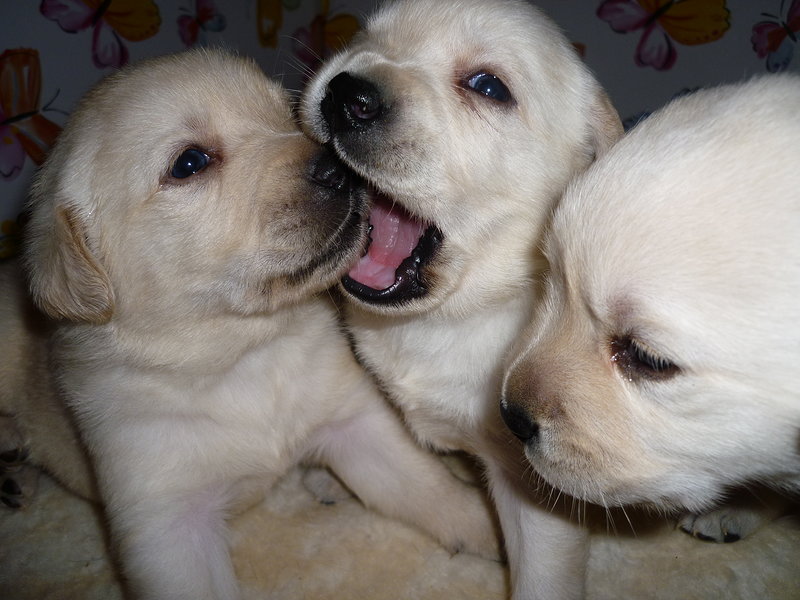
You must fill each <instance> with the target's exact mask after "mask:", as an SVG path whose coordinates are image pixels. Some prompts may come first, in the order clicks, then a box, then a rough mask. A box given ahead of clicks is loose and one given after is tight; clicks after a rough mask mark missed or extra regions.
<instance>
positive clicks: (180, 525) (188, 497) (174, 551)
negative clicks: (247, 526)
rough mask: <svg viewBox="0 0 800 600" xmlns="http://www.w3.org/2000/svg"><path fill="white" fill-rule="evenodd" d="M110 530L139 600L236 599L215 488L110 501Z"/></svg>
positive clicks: (158, 491) (222, 503)
mask: <svg viewBox="0 0 800 600" xmlns="http://www.w3.org/2000/svg"><path fill="white" fill-rule="evenodd" d="M108 505H109V506H108V508H109V516H110V525H111V535H112V540H114V542H115V543H116V546H117V549H118V551H119V558H120V560H121V563H122V566H123V570H124V574H125V576H126V579H127V581H128V584H129V587H130V591H131V592H132V594H133V597H134V598H136V599H137V600H236V599H237V598H238V597H239V589H238V583H237V580H236V576H235V574H234V570H233V565H232V563H231V559H230V555H229V547H228V529H227V526H226V523H225V517H226V516H227V515H226V511H225V507H226V505H227V499H226V498H224V497H222V496H221V495H220V494H219V493H218V492H215V491H211V490H209V489H206V490H199V489H197V490H184V491H181V492H172V493H166V492H165V490H163V489H156V490H153V497H152V498H139V499H138V500H136V501H133V502H126V501H125V498H124V497H121V496H120V495H118V494H116V495H114V496H111V499H110V501H109V502H108Z"/></svg>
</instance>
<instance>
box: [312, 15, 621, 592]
mask: <svg viewBox="0 0 800 600" xmlns="http://www.w3.org/2000/svg"><path fill="white" fill-rule="evenodd" d="M495 77H496V78H499V80H500V81H502V82H503V84H504V85H505V86H506V88H507V90H508V92H509V94H508V95H505V94H503V93H500V94H499V95H498V94H496V93H495V92H497V91H500V92H502V85H503V84H498V81H497V79H495ZM481 78H482V79H481ZM478 82H481V85H478ZM483 84H485V85H483ZM476 87H479V88H480V89H479V90H477V89H475V88H476ZM507 96H508V97H507ZM301 114H302V116H303V119H304V123H305V125H306V127H307V129H308V131H309V132H310V134H311V135H312V136H314V137H316V138H317V139H318V140H320V141H321V142H325V143H327V144H329V145H330V147H332V148H333V149H334V150H335V151H336V153H337V154H338V155H339V156H340V157H341V158H342V160H343V161H344V162H346V163H347V164H348V165H349V166H350V167H351V168H352V169H354V170H355V171H356V172H358V173H359V174H360V175H362V176H363V177H365V178H366V179H367V180H368V181H369V182H370V184H372V186H373V187H374V190H375V202H376V206H378V207H382V208H381V212H380V213H377V212H376V211H375V210H374V211H373V213H372V222H373V225H374V227H375V229H374V230H373V232H372V238H373V241H372V245H371V247H370V251H369V252H368V254H367V256H366V257H364V258H362V260H361V261H360V262H359V266H358V267H357V268H358V269H361V268H364V270H365V271H366V270H370V269H373V268H374V269H376V270H382V269H381V264H380V260H381V256H379V254H380V253H381V252H384V251H385V253H386V254H396V252H394V251H393V250H395V249H396V248H397V247H399V246H400V245H403V244H405V245H408V246H411V245H413V244H414V243H416V241H417V240H416V238H415V237H414V235H411V234H413V233H414V231H416V233H417V234H419V233H421V232H422V231H425V234H424V235H423V237H422V239H421V240H420V242H419V245H418V246H417V248H416V250H415V251H414V255H413V256H411V257H410V258H408V259H406V260H404V261H403V262H402V263H401V264H400V266H399V267H398V268H397V270H396V271H394V267H393V265H392V264H391V261H387V262H389V263H390V264H389V265H388V267H387V268H388V269H391V270H390V272H389V274H388V275H389V280H390V281H388V283H387V286H386V287H385V288H384V289H378V288H374V287H373V286H367V287H368V288H372V289H367V290H366V291H365V288H364V286H363V285H362V282H361V281H358V280H357V279H358V278H361V276H360V275H357V274H356V271H355V270H352V271H351V272H350V274H349V275H348V277H346V278H345V280H344V284H343V289H344V290H345V295H346V297H347V299H348V306H347V312H346V321H347V325H348V328H349V331H350V332H351V333H352V335H353V337H354V339H355V343H356V347H357V352H358V355H359V357H360V359H361V360H362V361H363V363H364V364H366V365H367V366H368V368H369V369H370V370H371V371H372V372H373V373H374V374H375V375H376V376H377V378H378V380H379V381H380V382H381V384H382V385H383V387H384V388H385V389H386V390H387V392H388V394H389V395H390V397H391V398H392V399H393V400H394V402H395V403H396V405H397V406H398V407H399V408H400V409H401V410H402V412H403V414H404V416H405V418H406V420H407V422H408V423H409V425H410V427H411V428H412V430H413V431H414V433H415V434H416V436H417V437H418V439H420V440H421V441H422V442H423V443H425V444H428V445H430V446H433V447H436V448H440V449H454V448H457V449H463V450H467V451H469V452H474V453H476V454H478V455H479V456H480V457H481V458H482V459H483V460H484V462H485V463H486V466H487V472H488V476H489V479H490V483H491V487H492V489H493V494H494V498H495V500H496V504H497V509H498V513H499V516H500V520H501V523H502V527H503V533H504V535H505V539H506V549H507V553H508V556H509V561H510V566H511V573H512V586H513V588H514V596H515V598H547V599H553V598H565V597H572V598H574V597H579V596H580V595H581V594H582V590H583V571H584V562H585V533H584V532H583V531H582V529H581V528H580V527H578V526H577V525H575V524H573V523H572V522H570V520H569V519H568V518H565V517H564V516H562V515H561V514H560V513H559V511H558V510H551V507H545V506H543V505H542V504H541V498H540V497H539V496H538V495H537V494H536V493H535V492H534V490H532V489H529V487H528V486H527V485H526V484H527V477H526V476H525V475H524V473H523V471H524V470H525V466H524V457H523V453H522V450H521V447H520V446H519V444H517V443H514V442H513V441H512V440H509V439H508V438H509V435H508V433H507V432H506V431H504V428H503V427H502V423H498V420H499V411H498V400H499V391H500V381H501V376H502V366H503V364H504V357H505V354H506V352H507V350H508V347H509V345H510V343H511V341H512V340H513V338H514V337H515V336H516V335H517V334H518V332H519V330H520V329H521V328H522V327H523V325H524V323H525V322H526V321H527V320H528V319H529V318H530V310H531V307H532V305H533V304H534V302H535V294H534V286H533V280H534V276H535V274H536V272H537V269H538V266H539V263H538V261H537V253H536V247H537V244H538V242H539V236H540V234H541V232H542V228H543V225H544V222H545V220H546V218H547V216H548V214H549V213H550V211H551V209H552V207H553V204H554V202H555V200H556V199H557V197H558V196H559V194H560V193H561V192H562V191H563V189H564V187H565V186H566V183H567V181H568V180H569V178H570V177H571V176H572V175H573V174H575V173H577V172H579V171H581V170H583V169H584V168H585V167H586V166H587V165H588V164H589V163H590V162H591V161H592V159H593V158H594V156H595V155H597V154H599V153H602V152H603V151H604V150H605V149H606V148H607V147H608V146H610V145H611V144H612V143H613V142H614V141H615V140H616V139H617V137H618V136H619V135H620V133H621V127H620V123H619V119H618V117H617V115H616V113H615V111H614V110H613V108H611V106H610V105H609V102H608V100H607V98H606V96H605V94H604V93H603V91H602V90H601V89H600V87H599V85H598V84H597V82H596V81H595V79H594V78H593V77H592V75H591V74H590V73H589V71H588V70H587V69H586V68H585V66H584V65H583V64H582V62H581V60H580V58H579V57H578V55H577V53H576V52H575V51H574V49H573V48H572V47H571V46H570V44H569V42H568V41H567V40H566V39H565V38H564V37H563V36H562V34H561V33H560V32H559V31H558V29H557V28H556V27H555V25H554V24H553V23H552V22H551V21H550V20H548V19H547V18H546V17H545V16H544V15H542V14H541V13H540V12H539V11H538V10H536V9H535V8H533V7H531V6H530V5H529V4H527V3H524V2H516V1H508V0H489V1H487V0H461V1H447V2H443V1H441V0H436V1H434V0H409V1H404V2H403V1H401V2H396V3H391V4H387V5H385V6H384V7H383V8H382V9H381V10H379V11H378V12H377V13H376V14H375V15H374V16H373V17H372V18H371V19H370V20H369V22H368V23H367V26H366V29H365V31H364V32H363V33H362V34H360V35H359V37H358V38H357V39H356V40H354V43H353V44H352V45H351V46H350V48H349V49H347V50H346V51H344V52H343V53H341V54H340V55H338V56H335V57H334V58H332V59H331V60H330V61H329V62H328V63H327V64H325V65H324V66H323V67H322V69H321V70H320V72H319V73H318V74H317V75H316V77H315V78H314V79H313V80H312V81H311V83H310V85H309V87H308V89H307V92H306V94H305V96H304V99H303V103H302V111H301ZM387 214H388V216H386V215H387ZM392 219H395V221H397V222H399V223H401V225H400V226H398V227H397V231H396V232H395V233H398V234H399V237H400V238H402V239H401V240H400V241H398V243H397V245H396V246H395V248H394V249H393V248H391V246H392V243H391V242H390V241H388V240H387V239H386V238H387V237H388V236H386V235H384V233H382V232H381V230H383V229H388V230H390V233H391V232H392V231H391V230H392V229H393V225H392ZM387 223H388V224H387ZM412 225H413V227H412ZM414 228H416V229H414ZM409 231H411V234H409ZM409 235H411V242H409V240H408V238H407V236H409ZM417 237H418V235H417ZM379 238H380V239H379ZM376 245H377V246H379V249H378V251H375V246H376ZM407 250H408V251H409V252H410V248H407ZM394 260H395V262H396V261H397V257H395V259H394ZM383 270H385V269H383Z"/></svg>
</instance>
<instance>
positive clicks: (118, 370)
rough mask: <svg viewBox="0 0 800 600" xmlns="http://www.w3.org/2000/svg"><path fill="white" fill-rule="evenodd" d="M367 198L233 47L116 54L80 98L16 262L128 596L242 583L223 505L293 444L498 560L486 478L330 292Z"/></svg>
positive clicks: (232, 591)
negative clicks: (395, 377) (411, 421)
mask: <svg viewBox="0 0 800 600" xmlns="http://www.w3.org/2000/svg"><path fill="white" fill-rule="evenodd" d="M366 207H367V203H366V196H365V194H364V191H363V188H362V187H361V186H360V185H359V184H357V182H356V181H355V180H354V179H353V178H352V177H351V176H350V175H349V173H348V172H346V171H345V170H344V169H343V168H342V167H341V166H340V164H339V162H338V161H337V160H336V159H335V158H334V157H333V156H332V155H331V154H330V153H329V152H327V151H325V150H322V149H320V148H319V146H318V145H317V144H315V143H313V142H312V141H311V140H309V139H308V138H306V137H305V136H304V135H302V133H301V132H300V130H299V129H298V127H297V125H296V123H295V121H294V120H293V117H292V114H291V110H290V106H289V101H288V98H287V96H286V94H285V93H284V92H283V90H281V88H280V87H279V86H278V85H277V84H276V83H275V82H272V81H270V80H268V79H267V78H266V77H265V76H264V74H263V73H262V72H261V71H260V69H258V68H257V67H256V65H255V63H253V62H252V61H249V60H246V59H241V58H237V57H235V56H233V55H230V54H226V53H224V52H217V51H194V52H189V53H184V54H179V55H174V56H169V57H164V58H160V59H155V60H152V61H149V62H145V63H142V64H140V65H136V66H133V67H130V68H127V69H123V70H122V71H120V72H118V73H116V74H114V75H112V76H111V77H109V78H108V79H106V80H104V82H103V83H101V84H100V85H99V86H98V87H97V88H96V89H95V90H93V91H92V92H90V93H89V94H88V95H87V96H86V97H85V99H84V100H83V101H82V103H81V104H80V106H79V107H78V108H77V110H76V111H75V112H74V113H73V115H72V116H71V118H70V120H69V123H68V124H67V126H66V128H65V129H64V132H63V134H62V135H61V137H60V138H59V140H58V142H57V144H56V146H55V147H54V149H53V150H52V153H51V154H50V156H49V157H48V159H47V161H46V163H45V165H44V166H43V168H42V170H41V172H40V173H39V175H38V177H37V180H36V182H35V185H34V188H33V191H32V217H31V221H30V225H29V233H30V239H29V240H28V245H27V248H26V252H25V262H26V265H27V269H28V272H29V276H30V283H31V289H32V292H33V297H34V299H35V301H36V302H37V304H38V305H39V306H40V307H41V308H42V309H43V310H44V311H45V312H46V313H47V314H49V315H50V316H52V317H55V318H56V319H59V320H60V323H59V325H58V327H57V331H56V333H55V334H54V337H53V339H52V345H53V352H52V356H51V359H52V361H53V364H54V368H55V378H56V381H57V384H58V386H59V388H60V389H61V391H62V392H63V394H64V397H65V400H66V402H67V403H68V405H69V407H70V409H71V410H72V411H73V413H74V415H75V417H76V421H77V425H78V428H79V430H80V434H81V436H82V438H83V441H84V442H85V444H86V447H87V448H88V452H89V454H90V456H91V459H92V462H93V465H94V468H95V470H96V475H97V480H98V487H99V492H100V496H101V499H102V501H103V503H104V505H105V509H106V511H107V515H108V518H109V523H110V532H111V540H112V542H113V543H114V545H115V547H116V549H117V551H118V553H119V558H120V562H121V565H122V567H123V570H124V575H125V577H126V579H127V581H128V582H129V584H130V589H131V592H132V593H133V596H134V597H136V598H143V599H159V600H165V599H180V598H185V599H191V600H199V599H215V600H223V599H225V600H230V599H234V598H237V597H238V585H237V581H236V578H235V575H234V571H233V568H232V565H231V560H230V557H229V555H228V548H227V541H226V532H227V529H226V526H225V518H226V516H227V515H228V514H230V513H231V512H232V511H234V510H237V509H239V508H242V507H244V506H246V505H247V504H249V503H252V502H254V501H257V500H258V499H259V498H260V497H261V495H262V494H263V493H264V492H265V491H266V490H267V489H268V488H269V486H270V485H271V484H272V483H274V482H275V481H276V479H277V478H278V477H280V476H281V475H282V474H283V473H285V472H286V470H287V469H289V468H290V467H292V466H294V465H296V464H297V463H298V462H301V461H313V462H319V463H321V464H324V465H328V466H330V467H331V468H332V469H333V470H334V471H335V472H336V473H337V475H338V476H339V477H340V478H341V479H342V480H343V481H344V482H345V484H346V485H347V486H348V487H349V488H350V489H352V490H353V491H354V492H355V493H356V495H358V496H359V497H360V498H361V499H362V500H363V501H364V503H365V504H367V505H368V506H371V507H374V508H376V509H378V510H379V511H381V512H383V513H384V514H387V515H390V516H395V517H398V518H401V519H404V520H406V521H407V522H409V523H411V524H413V525H416V526H418V527H420V528H422V529H423V530H425V531H428V532H430V533H431V534H432V535H433V536H435V537H436V538H437V539H439V540H440V541H441V542H442V543H443V544H444V545H446V546H447V547H448V548H450V549H451V550H453V551H456V550H460V549H463V550H468V551H472V552H476V553H482V554H485V555H489V556H496V552H497V537H496V534H495V531H494V527H493V524H492V521H491V519H490V518H489V516H488V515H487V511H486V502H485V499H484V496H483V494H482V493H481V492H480V491H479V490H478V489H477V488H471V487H467V486H465V485H464V484H462V483H461V482H460V481H459V480H457V479H456V478H455V477H453V476H452V475H451V474H450V472H449V471H448V470H447V468H446V467H445V466H444V465H443V464H442V463H441V461H440V460H439V459H438V458H436V457H434V456H433V455H431V454H430V453H428V452H426V451H424V450H422V449H421V448H420V447H419V446H418V445H417V444H416V443H415V441H414V440H413V437H412V436H411V435H410V434H409V433H408V432H407V430H406V429H405V427H404V426H403V424H402V423H401V421H400V419H398V417H397V415H396V414H395V411H394V410H393V409H392V408H391V407H389V406H388V405H387V404H386V402H385V400H384V399H383V397H382V396H381V395H380V393H379V392H378V390H377V389H376V388H375V386H374V384H373V383H372V381H371V379H370V378H369V377H368V376H367V374H366V373H364V371H363V370H362V369H361V368H360V367H359V365H358V364H357V363H356V361H355V359H354V357H353V355H352V352H351V351H350V348H349V345H348V342H347V340H346V338H345V336H344V335H343V333H342V332H341V330H340V326H339V323H338V319H337V316H336V314H335V312H334V309H333V306H332V304H331V303H330V302H329V300H327V299H326V298H325V297H323V296H321V295H320V293H321V292H323V291H324V290H325V289H326V288H328V287H329V286H330V285H332V284H334V283H335V282H336V281H337V280H338V279H339V278H340V277H341V275H342V274H343V272H344V271H345V270H346V268H347V265H349V264H351V263H352V262H353V261H354V260H356V259H357V258H358V253H359V251H360V249H361V248H362V247H363V246H364V244H365V243H366V239H367V224H366ZM265 543H268V540H267V541H266V542H265Z"/></svg>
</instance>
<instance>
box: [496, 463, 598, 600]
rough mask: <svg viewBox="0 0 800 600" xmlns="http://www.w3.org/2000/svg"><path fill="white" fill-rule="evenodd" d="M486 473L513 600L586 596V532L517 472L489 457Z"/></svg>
mask: <svg viewBox="0 0 800 600" xmlns="http://www.w3.org/2000/svg"><path fill="white" fill-rule="evenodd" d="M486 463H487V472H488V474H489V483H490V486H491V489H492V495H493V498H494V500H495V506H496V507H497V513H498V516H499V517H500V523H501V525H502V528H503V535H504V537H505V542H506V554H507V555H508V563H509V569H510V571H511V590H512V599H513V600H577V599H579V598H583V597H584V588H585V582H586V568H587V563H588V551H589V533H588V530H587V529H586V528H585V527H583V526H581V525H579V524H578V523H575V522H573V521H572V520H571V519H570V518H569V516H567V515H565V514H563V512H562V511H560V510H559V509H558V507H555V508H553V509H551V508H550V507H548V506H547V505H546V504H545V502H544V501H543V499H542V498H540V497H538V495H537V492H535V491H534V490H533V489H530V488H529V487H528V486H527V485H525V484H524V482H523V480H522V478H521V477H520V475H519V474H518V473H517V471H516V470H508V469H507V468H504V467H503V466H502V465H500V464H499V463H498V462H496V461H494V460H492V459H489V460H487V461H486Z"/></svg>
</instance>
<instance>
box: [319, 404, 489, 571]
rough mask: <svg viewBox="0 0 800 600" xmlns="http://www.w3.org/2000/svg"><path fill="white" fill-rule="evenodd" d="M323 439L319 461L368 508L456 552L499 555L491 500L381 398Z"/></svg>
mask: <svg viewBox="0 0 800 600" xmlns="http://www.w3.org/2000/svg"><path fill="white" fill-rule="evenodd" d="M317 441H318V443H317V445H316V457H317V458H318V459H319V460H320V461H322V462H324V463H326V464H328V465H329V466H330V467H331V468H332V469H333V471H334V472H335V473H336V474H337V475H338V476H339V477H340V478H341V480H342V481H343V482H344V483H345V485H347V486H348V487H349V488H350V489H351V490H352V491H353V493H355V494H356V495H357V496H358V497H359V498H360V499H361V501H362V502H363V503H364V504H365V505H366V506H368V507H370V508H374V509H375V510H377V511H378V512H381V513H383V514H384V515H387V516H390V517H395V518H398V519H400V520H402V521H405V522H407V523H410V524H412V525H415V526H417V527H419V528H420V529H422V530H423V531H426V532H428V533H429V534H430V535H432V536H433V537H435V538H436V539H437V540H439V541H440V542H441V543H442V544H443V545H444V546H445V547H446V548H447V549H449V550H450V551H451V552H458V551H462V550H463V551H466V552H470V553H474V554H479V555H481V556H484V557H487V558H492V559H497V558H498V557H499V534H498V530H497V527H496V524H495V522H494V516H493V512H492V510H491V508H490V504H489V501H488V498H487V496H486V495H485V494H484V493H483V492H482V490H481V489H480V488H477V487H473V486H468V485H466V484H465V483H463V482H462V481H460V480H459V479H457V478H456V477H454V476H453V475H452V474H451V473H450V471H449V470H448V469H447V467H446V466H445V465H444V464H443V463H442V462H441V460H439V459H438V457H436V456H435V455H434V454H432V453H430V452H426V451H425V450H423V449H422V448H420V447H419V446H418V445H417V444H416V443H415V442H414V440H413V438H412V436H411V434H410V433H409V432H408V431H407V430H406V429H405V428H404V427H403V425H402V423H401V421H400V419H399V418H398V416H397V415H396V414H395V413H394V412H393V411H392V410H391V409H390V408H389V407H388V406H387V405H386V403H385V401H384V400H383V399H382V398H381V397H380V396H378V395H377V394H376V395H375V399H374V402H373V403H372V404H371V405H368V406H365V407H364V408H363V410H362V411H361V412H360V413H359V414H357V415H356V416H353V417H352V418H350V419H348V420H346V421H342V422H339V423H336V424H334V425H330V426H326V427H325V428H324V430H323V431H321V432H320V436H319V439H318V440H317Z"/></svg>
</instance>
